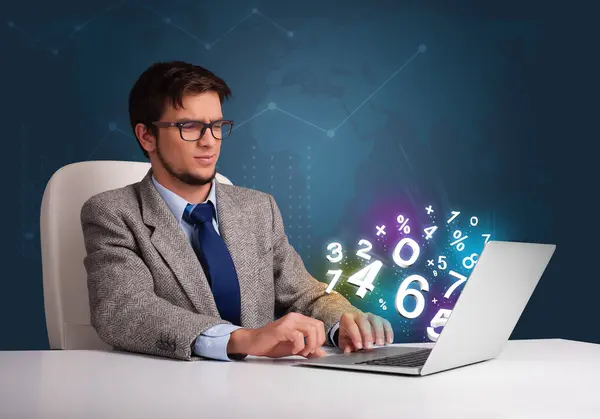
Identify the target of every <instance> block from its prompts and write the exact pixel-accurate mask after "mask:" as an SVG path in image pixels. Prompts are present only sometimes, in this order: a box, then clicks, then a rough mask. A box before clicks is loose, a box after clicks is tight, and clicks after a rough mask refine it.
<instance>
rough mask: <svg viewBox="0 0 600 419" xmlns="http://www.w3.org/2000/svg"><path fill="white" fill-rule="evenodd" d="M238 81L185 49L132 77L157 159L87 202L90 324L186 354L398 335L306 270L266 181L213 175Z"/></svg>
mask: <svg viewBox="0 0 600 419" xmlns="http://www.w3.org/2000/svg"><path fill="white" fill-rule="evenodd" d="M230 95H231V91H230V89H229V87H228V86H227V85H226V84H225V82H224V81H223V80H222V79H221V78H219V77H217V76H215V75H214V74H213V73H211V72H210V71H208V70H206V69H204V68H202V67H199V66H195V65H192V64H188V63H185V62H181V61H175V62H167V63H156V64H154V65H152V66H151V67H150V68H148V69H147V70H146V71H145V72H144V73H143V74H142V75H141V76H140V77H139V79H138V80H137V82H136V83H135V85H134V87H133V89H132V90H131V93H130V96H129V115H130V121H131V126H132V128H133V131H134V133H135V136H136V138H137V141H138V144H139V146H140V147H141V148H142V151H143V153H144V155H145V156H146V157H147V158H149V159H150V163H151V169H150V170H149V171H148V173H147V174H146V176H145V177H144V178H143V179H142V180H141V181H140V182H137V183H134V184H132V185H128V186H125V187H123V188H119V189H115V190H111V191H106V192H103V193H100V194H98V195H95V196H93V197H92V198H90V199H89V200H88V201H87V202H85V204H84V205H83V208H82V210H81V223H82V226H83V233H84V238H85V246H86V250H87V256H86V257H85V259H84V265H85V268H86V270H87V275H88V288H89V298H90V310H91V322H92V325H93V327H94V328H95V329H96V331H97V332H98V334H99V335H100V337H101V338H102V340H104V341H105V342H106V343H108V344H110V345H112V346H113V347H115V348H117V349H122V350H126V351H132V352H139V353H147V354H152V355H158V356H164V357H170V358H176V359H182V360H196V359H201V358H212V359H220V360H225V361H229V360H232V359H243V358H244V357H245V356H247V355H249V354H250V355H259V356H268V357H282V356H289V355H301V356H303V357H319V356H322V355H324V351H323V349H322V348H321V346H322V345H323V344H325V343H328V344H330V345H337V346H339V347H340V348H342V349H343V350H344V352H351V351H356V350H359V349H363V348H365V349H369V348H372V347H373V343H376V344H377V345H384V344H387V343H391V342H392V341H393V332H392V328H391V326H390V324H389V322H388V321H387V320H384V319H382V318H380V317H378V316H375V315H373V314H371V313H363V312H361V311H360V310H358V309H356V308H355V307H353V306H352V305H351V304H350V303H349V302H348V300H346V299H345V298H344V297H343V296H341V295H340V294H339V293H337V292H333V293H331V294H327V293H326V292H325V289H326V284H324V283H321V282H319V281H318V280H316V279H315V278H313V277H312V276H311V275H310V274H309V273H308V272H307V271H306V268H305V267H304V264H303V262H302V260H301V258H300V256H299V255H298V253H296V251H295V250H294V248H293V247H292V246H291V245H290V244H289V243H288V240H287V236H286V234H285V232H284V226H283V221H282V217H281V213H280V211H279V208H278V207H277V204H276V203H275V200H274V199H273V197H272V196H271V195H269V194H266V193H263V192H259V191H256V190H252V189H247V188H242V187H237V186H232V185H228V184H223V183H220V182H218V181H217V180H216V178H215V176H216V163H217V160H218V158H219V155H220V150H221V142H222V141H223V140H224V139H226V138H227V137H228V136H229V134H230V133H231V129H232V125H233V122H232V121H229V120H226V119H224V117H223V114H222V109H221V105H222V103H223V101H224V100H225V99H227V98H228V97H229V96H230ZM276 317H278V318H277V320H276V319H275V318H276Z"/></svg>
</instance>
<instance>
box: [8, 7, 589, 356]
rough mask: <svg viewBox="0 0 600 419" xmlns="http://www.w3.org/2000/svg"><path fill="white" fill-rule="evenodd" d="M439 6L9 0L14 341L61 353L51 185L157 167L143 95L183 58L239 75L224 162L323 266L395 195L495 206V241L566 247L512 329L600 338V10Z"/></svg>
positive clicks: (12, 345)
mask: <svg viewBox="0 0 600 419" xmlns="http://www.w3.org/2000/svg"><path fill="white" fill-rule="evenodd" d="M438 3H440V4H437V5H436V4H434V3H433V2H428V3H427V5H423V4H421V5H417V4H418V3H417V2H413V3H403V2H392V1H369V2H367V1H344V2H338V1H330V2H328V1H318V2H316V1H296V2H281V1H255V2H245V1H219V2H214V1H213V2H206V1H183V0H180V1H169V2H167V1H164V0H156V1H146V2H144V1H139V0H137V1H129V2H121V3H108V2H106V1H97V0H94V1H86V2H75V1H62V2H51V4H49V3H48V2H43V1H29V0H28V1H22V2H13V3H11V4H5V3H3V4H2V9H0V17H1V19H0V24H2V25H4V26H3V28H4V30H3V32H2V33H1V34H0V42H1V43H0V48H1V53H2V55H1V56H2V57H3V58H2V66H1V71H2V74H1V76H2V77H1V80H2V86H3V87H2V97H3V101H2V104H1V105H0V106H1V114H2V122H3V123H2V134H3V135H2V137H3V138H2V140H3V141H2V144H3V151H4V153H3V160H2V165H1V166H2V168H3V177H2V178H3V180H4V182H3V195H4V200H3V204H4V205H2V218H3V220H4V226H5V227H4V237H5V240H4V241H3V242H4V243H3V245H2V260H3V267H4V269H3V273H2V277H1V279H0V349H45V348H48V340H47V336H46V327H45V321H44V307H43V294H42V277H41V260H40V259H41V256H40V239H39V212H40V204H41V198H42V193H43V190H44V187H45V185H46V182H47V181H48V180H49V178H50V177H51V176H52V174H53V173H54V172H55V171H56V170H58V169H59V168H60V167H62V166H64V165H66V164H69V163H72V162H77V161H84V160H138V161H145V159H144V156H143V155H142V153H141V151H140V150H139V148H138V146H137V144H136V142H135V140H134V138H133V136H132V133H131V129H130V127H129V125H128V115H127V96H128V94H129V90H130V88H131V86H132V85H133V83H134V82H135V80H136V78H137V77H138V76H139V74H140V73H141V72H142V71H143V70H144V69H145V68H147V67H148V66H149V65H150V64H151V63H152V62H154V61H163V60H172V59H181V60H186V61H191V62H194V63H196V64H199V65H202V66H205V67H207V68H209V69H210V70H212V71H213V72H215V73H216V74H218V75H219V76H221V77H223V78H224V79H225V81H226V82H227V83H228V84H229V85H230V87H231V88H232V90H233V98H232V100H231V101H230V102H227V103H226V104H225V106H224V111H225V115H226V116H227V117H229V118H231V119H234V120H235V121H236V130H235V131H234V134H233V136H232V137H231V138H230V139H228V140H227V143H224V144H223V149H222V154H221V159H220V161H219V167H218V169H219V172H221V173H223V174H225V175H226V176H228V177H229V178H231V179H232V181H233V182H234V183H235V184H238V185H241V186H247V187H252V188H256V189H259V190H263V191H266V192H269V193H272V194H273V195H274V196H275V198H276V200H277V202H278V204H279V206H280V208H281V210H282V214H283V216H284V219H285V220H286V224H287V225H286V231H287V233H288V235H289V236H290V241H291V242H292V244H293V245H294V246H295V247H296V249H297V250H298V252H299V253H300V254H301V255H302V256H303V258H304V260H305V263H306V265H307V268H308V269H309V270H310V271H311V272H312V273H313V274H314V275H315V276H317V277H320V278H321V279H324V277H323V272H321V271H320V269H321V265H322V259H323V258H324V255H323V254H322V252H321V250H320V249H322V247H323V244H324V243H326V242H327V241H328V240H329V239H330V238H331V237H332V236H334V235H336V234H341V232H343V231H346V232H347V231H352V226H353V225H357V224H358V223H363V222H364V220H363V219H362V217H361V216H362V215H363V214H364V213H365V211H367V207H368V206H369V205H370V204H371V203H377V200H378V199H379V198H380V197H389V196H390V195H393V194H394V193H397V194H399V195H401V196H403V197H411V199H413V200H414V202H415V203H416V204H417V205H421V204H422V203H428V202H429V201H435V202H439V203H440V204H442V205H444V206H447V207H459V208H463V209H465V210H468V211H470V212H472V213H479V214H487V215H488V216H492V217H493V219H494V221H495V225H496V226H497V235H496V238H497V239H504V240H526V241H535V242H545V243H556V244H557V245H558V248H557V251H556V254H555V256H554V259H553V260H552V262H551V264H550V266H549V267H548V269H547V271H546V274H545V276H544V277H543V279H542V281H541V283H540V285H539V286H538V288H537V290H536V292H535V294H534V296H533V297H532V299H531V301H530V304H529V306H528V307H527V309H526V311H525V313H524V314H523V316H522V318H521V320H520V322H519V324H518V325H517V327H516V329H515V332H514V333H513V336H512V337H513V338H545V337H563V338H571V339H578V340H585V341H590V342H600V332H599V331H598V330H599V329H598V327H597V325H596V321H595V317H594V314H595V307H596V303H595V299H596V296H597V295H598V292H599V291H600V283H599V282H598V280H597V279H596V277H597V275H596V274H595V273H594V272H595V271H596V270H595V263H597V262H596V261H595V259H594V258H595V253H596V252H595V246H596V245H595V242H596V241H595V232H596V230H597V227H596V225H595V223H596V221H595V218H596V217H595V208H596V205H595V203H596V202H597V199H596V198H595V195H596V190H595V181H596V178H597V175H595V170H596V166H595V164H597V160H596V158H595V152H596V149H597V147H596V146H595V142H596V141H597V139H598V130H597V128H596V127H595V126H594V123H593V121H594V119H595V118H596V119H597V116H596V115H595V112H594V111H593V109H594V107H595V109H596V110H597V109H598V105H597V99H596V98H597V96H595V94H596V90H595V89H596V87H597V86H596V85H597V83H596V81H595V79H596V78H595V74H597V73H596V72H595V71H596V70H597V62H596V60H595V58H594V55H595V54H596V53H595V51H596V50H597V46H596V45H595V40H597V39H598V38H597V37H595V36H594V35H593V34H592V31H591V27H592V26H591V25H592V23H593V22H592V21H591V20H592V19H591V16H593V12H592V11H591V10H586V9H584V8H583V7H580V6H579V5H577V4H576V3H572V2H570V3H569V6H568V10H566V9H564V8H563V9H558V8H553V6H552V5H550V6H549V5H543V4H542V3H539V4H538V3H535V2H529V3H525V4H524V3H521V2H513V1H511V2H461V3H460V5H458V4H456V3H455V4H454V5H452V6H449V5H447V4H446V3H447V2H438ZM481 3H485V5H484V4H481ZM564 7H565V8H566V7H567V6H564ZM253 8H256V9H257V11H258V13H252V10H253ZM238 23H239V25H237V26H235V25H236V24H238ZM229 29H232V30H231V31H229ZM228 31H229V32H228ZM207 44H208V45H209V46H210V48H209V49H207V47H206V46H207ZM419 48H421V49H419ZM363 101H364V103H363ZM269 104H271V108H272V109H271V108H270V107H269ZM263 111H264V112H263ZM349 115H351V116H350V117H349V118H348V119H346V118H347V117H348V116H349ZM338 126H339V127H338ZM332 129H335V135H334V136H329V135H328V131H329V130H332ZM596 189H597V188H596ZM74 221H76V222H78V220H74ZM357 240H358V237H357ZM317 270H319V272H317ZM491 315H501V314H500V313H492V314H491Z"/></svg>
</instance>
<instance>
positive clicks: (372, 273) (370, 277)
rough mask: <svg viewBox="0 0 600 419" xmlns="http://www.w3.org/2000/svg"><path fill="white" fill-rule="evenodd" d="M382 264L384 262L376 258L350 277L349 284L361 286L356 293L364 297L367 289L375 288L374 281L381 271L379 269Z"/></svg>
mask: <svg viewBox="0 0 600 419" xmlns="http://www.w3.org/2000/svg"><path fill="white" fill-rule="evenodd" d="M382 266H383V263H382V262H381V261H380V260H376V261H375V262H373V263H371V264H369V265H367V266H365V267H364V268H362V269H361V270H360V271H358V272H356V273H355V274H354V275H352V276H351V277H350V278H348V283H349V284H352V285H356V286H358V287H359V288H358V291H356V295H358V296H359V297H360V298H364V297H365V294H366V293H367V290H368V291H373V289H375V286H374V285H373V281H374V280H375V277H376V276H377V274H378V273H379V270H380V269H381V267H382Z"/></svg>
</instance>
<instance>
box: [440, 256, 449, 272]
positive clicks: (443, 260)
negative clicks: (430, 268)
mask: <svg viewBox="0 0 600 419" xmlns="http://www.w3.org/2000/svg"><path fill="white" fill-rule="evenodd" d="M442 266H443V268H442ZM447 267H448V263H446V256H440V257H439V258H438V269H441V270H442V271H444V270H446V268H447Z"/></svg>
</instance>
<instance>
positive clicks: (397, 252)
mask: <svg viewBox="0 0 600 419" xmlns="http://www.w3.org/2000/svg"><path fill="white" fill-rule="evenodd" d="M405 245H407V246H408V247H410V248H411V249H412V255H411V256H410V258H409V259H408V260H404V259H402V256H400V252H401V251H402V248H403V247H404V246H405ZM420 252H421V250H420V249H419V245H418V244H417V242H416V241H414V240H413V239H411V238H408V237H405V238H403V239H402V240H400V241H399V242H398V244H397V245H396V248H395V249H394V253H393V255H392V258H393V259H394V262H395V263H396V265H398V266H400V267H401V268H408V267H409V266H410V265H412V264H413V263H415V262H416V261H417V259H418V258H419V253H420Z"/></svg>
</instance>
